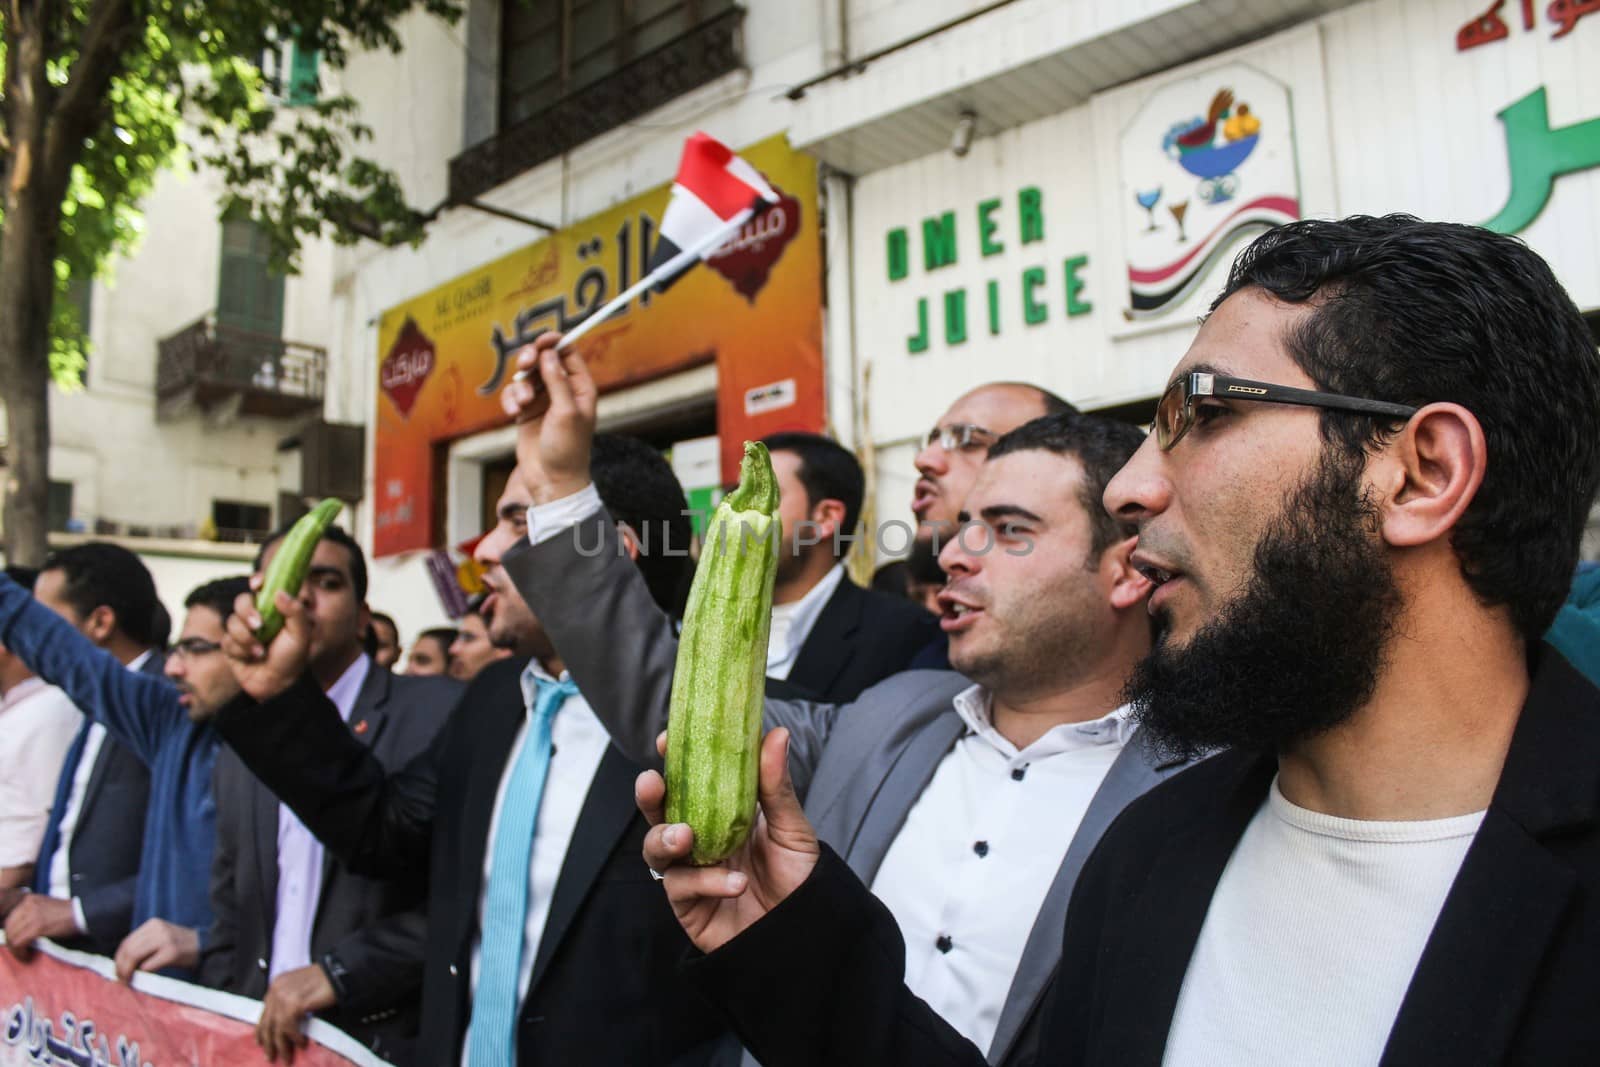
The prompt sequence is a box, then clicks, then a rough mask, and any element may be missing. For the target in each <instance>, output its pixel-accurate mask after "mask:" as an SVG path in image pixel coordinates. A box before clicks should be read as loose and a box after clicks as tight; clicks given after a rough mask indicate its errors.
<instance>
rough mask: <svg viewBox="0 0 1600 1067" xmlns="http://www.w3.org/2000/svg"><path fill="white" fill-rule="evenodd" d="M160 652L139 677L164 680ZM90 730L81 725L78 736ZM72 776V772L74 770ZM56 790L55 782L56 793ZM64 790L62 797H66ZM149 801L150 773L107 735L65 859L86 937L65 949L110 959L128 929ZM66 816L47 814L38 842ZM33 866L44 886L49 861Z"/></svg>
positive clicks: (51, 835)
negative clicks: (48, 819) (84, 925)
mask: <svg viewBox="0 0 1600 1067" xmlns="http://www.w3.org/2000/svg"><path fill="white" fill-rule="evenodd" d="M166 661H167V657H166V655H165V653H163V652H161V651H160V650H159V649H152V650H151V652H150V656H149V658H147V659H146V660H145V661H144V663H142V664H140V665H139V673H140V674H148V675H150V676H151V677H154V678H161V677H164V667H165V664H166ZM90 725H92V724H91V723H89V722H88V721H87V720H85V722H84V725H83V727H82V729H84V730H87V729H88V728H89V727H90ZM74 771H76V769H75V768H74ZM61 773H62V774H66V773H67V768H66V767H65V766H63V767H62V769H61ZM60 790H61V783H60V782H58V783H57V792H58V793H59V792H60ZM70 792H71V790H70V786H69V788H68V793H67V795H70ZM149 802H150V769H149V768H148V767H146V766H145V765H144V763H143V761H141V760H140V759H139V757H137V756H135V755H134V754H133V753H132V752H129V751H128V750H127V749H126V748H124V747H123V746H122V744H121V743H120V742H118V741H117V740H116V739H115V738H113V737H111V736H110V735H109V734H108V735H106V737H105V739H104V740H103V741H102V742H101V744H100V751H99V753H98V755H96V756H95V761H94V767H93V768H92V769H91V770H90V772H89V781H88V783H87V784H86V785H85V787H84V791H83V811H82V812H81V813H80V814H79V815H78V819H77V828H76V829H75V830H73V832H72V848H71V851H70V852H69V853H68V854H67V871H68V875H67V882H68V884H69V885H70V887H71V891H72V895H73V896H74V897H76V898H77V899H78V900H79V901H80V902H81V903H82V904H83V919H84V922H85V924H87V926H88V928H89V932H88V933H87V934H85V935H84V936H82V937H74V938H65V939H62V941H61V943H62V944H63V945H65V946H66V947H68V948H75V949H80V950H82V951H85V952H93V953H97V954H98V955H101V956H110V955H113V954H115V952H116V951H117V946H118V945H120V944H122V939H123V938H124V937H127V936H128V933H129V931H130V929H131V928H132V926H133V898H134V895H135V893H136V891H137V887H138V882H139V860H140V857H141V853H142V849H143V848H144V818H145V808H146V807H148V806H149ZM64 814H65V811H64V809H63V807H62V806H61V805H59V804H58V805H56V806H54V807H53V808H52V809H51V811H50V821H49V829H48V831H47V832H46V834H45V838H44V841H45V842H49V841H52V840H54V839H55V838H56V830H57V828H58V827H59V826H60V825H61V817H62V815H64ZM43 847H44V842H41V844H40V854H39V858H38V860H37V861H35V874H34V878H35V882H36V884H37V885H47V884H48V881H49V877H50V862H51V860H52V859H53V856H46V855H45V854H44V852H43Z"/></svg>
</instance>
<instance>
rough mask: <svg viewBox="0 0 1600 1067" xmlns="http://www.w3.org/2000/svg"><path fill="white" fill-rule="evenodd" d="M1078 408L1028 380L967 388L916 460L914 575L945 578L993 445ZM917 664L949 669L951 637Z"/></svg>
mask: <svg viewBox="0 0 1600 1067" xmlns="http://www.w3.org/2000/svg"><path fill="white" fill-rule="evenodd" d="M1077 410H1078V409H1077V408H1075V407H1073V406H1072V405H1071V404H1070V403H1068V402H1067V401H1065V400H1063V399H1062V398H1061V397H1059V396H1057V395H1056V394H1054V393H1052V392H1050V391H1049V390H1047V389H1041V388H1039V387H1038V386H1036V385H1028V384H1026V383H1024V382H990V383H988V384H987V385H980V386H978V387H977V388H976V389H972V390H969V391H968V392H966V393H963V394H962V395H961V396H960V397H958V398H957V399H956V402H955V403H954V404H952V405H950V410H948V411H946V412H945V413H944V414H943V415H942V416H940V418H939V421H938V422H936V423H934V425H933V428H932V429H930V430H929V431H928V432H927V434H926V435H925V436H924V437H923V439H922V447H921V448H920V449H919V450H918V452H917V455H916V459H915V460H913V463H914V464H915V466H916V468H917V484H916V488H915V489H914V490H913V491H912V496H911V513H912V514H913V515H914V516H916V520H917V533H916V537H915V538H914V539H913V540H912V543H911V553H910V556H909V557H908V559H907V561H906V563H907V566H908V567H909V568H910V570H911V574H912V575H913V577H914V578H915V579H916V580H917V581H919V582H923V583H926V584H930V585H943V584H944V571H942V570H941V569H940V568H939V552H940V550H941V549H942V548H943V547H944V544H945V543H946V542H947V541H949V540H950V538H951V537H953V536H954V535H955V533H956V531H957V530H958V529H959V528H960V514H961V508H962V506H963V505H964V503H965V501H966V499H967V493H968V492H970V491H971V489H972V484H973V482H975V481H977V478H978V472H979V471H980V470H981V469H982V468H983V461H984V457H985V456H987V455H988V453H989V446H990V445H992V444H994V443H995V442H996V441H998V440H999V439H1000V438H1001V437H1002V436H1004V435H1005V434H1008V433H1010V432H1011V431H1012V430H1015V429H1016V428H1017V427H1018V426H1021V425H1022V424H1023V423H1025V422H1029V421H1031V420H1033V419H1036V418H1039V417H1040V416H1041V415H1059V414H1064V413H1067V414H1075V413H1076V412H1077ZM910 666H911V667H912V668H916V669H925V670H949V669H950V656H949V643H948V640H947V639H946V637H945V636H944V635H943V634H940V635H939V636H938V637H936V638H935V639H934V640H933V642H932V643H930V644H929V645H928V646H927V647H926V648H924V649H923V650H922V651H921V652H920V653H918V655H917V656H916V657H914V658H913V659H912V661H911V663H910Z"/></svg>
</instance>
